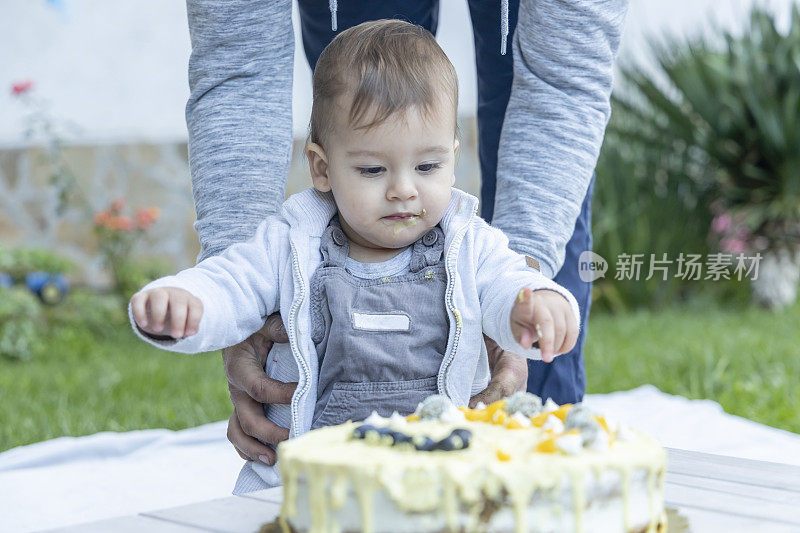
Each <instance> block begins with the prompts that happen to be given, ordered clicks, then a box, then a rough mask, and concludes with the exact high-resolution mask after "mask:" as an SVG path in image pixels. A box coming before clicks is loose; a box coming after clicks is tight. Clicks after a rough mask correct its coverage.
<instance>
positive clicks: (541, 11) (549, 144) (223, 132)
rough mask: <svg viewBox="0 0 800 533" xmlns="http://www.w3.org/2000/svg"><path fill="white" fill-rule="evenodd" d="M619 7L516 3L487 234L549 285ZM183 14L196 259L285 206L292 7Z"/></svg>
mask: <svg viewBox="0 0 800 533" xmlns="http://www.w3.org/2000/svg"><path fill="white" fill-rule="evenodd" d="M627 4H628V0H521V2H520V9H519V17H518V21H517V28H516V31H515V33H514V39H513V43H512V49H513V57H514V82H513V86H512V90H511V98H510V100H509V103H508V108H507V111H506V117H505V123H504V124H503V131H502V134H501V137H500V150H499V159H498V168H497V195H496V198H495V211H494V220H493V225H494V226H495V227H497V228H500V229H501V230H503V231H504V232H505V233H506V235H507V236H508V237H509V240H510V244H511V247H512V249H514V250H515V251H517V252H519V253H523V254H526V255H529V256H532V257H533V258H534V259H536V260H538V261H539V265H540V267H541V271H542V273H543V274H544V275H545V276H547V277H549V278H552V277H553V276H554V275H555V274H556V273H557V272H558V270H559V269H560V268H561V264H562V263H563V261H564V249H565V246H566V243H567V241H568V240H569V238H570V237H571V236H572V231H573V228H574V225H575V220H576V219H577V217H578V214H579V213H580V206H581V203H582V201H583V199H584V197H585V196H586V190H587V188H588V186H589V182H590V180H591V177H592V172H593V170H594V166H595V164H596V162H597V156H598V153H599V151H600V145H601V143H602V140H603V132H604V130H605V126H606V123H607V122H608V118H609V116H610V113H611V109H610V105H609V96H610V93H611V75H612V66H613V59H614V56H615V54H616V51H617V48H618V46H619V38H620V33H621V31H622V26H623V22H624V18H625V11H626V9H627ZM505 6H506V4H505V2H503V4H502V6H501V11H503V12H502V15H503V16H506V17H507V8H506V7H505ZM187 10H188V15H189V32H190V35H191V40H192V54H191V57H190V59H189V88H190V90H191V94H190V97H189V101H188V103H187V105H186V124H187V126H188V129H189V165H190V169H191V176H192V189H193V191H194V200H195V207H196V209H197V222H195V229H196V230H197V233H198V235H199V236H200V244H201V247H202V251H201V253H200V257H199V259H200V260H202V259H205V258H206V257H209V256H213V255H217V254H219V253H220V252H222V251H223V250H224V249H225V248H227V247H228V246H229V245H231V244H233V243H234V242H240V241H244V240H246V239H248V238H249V237H250V236H252V235H253V233H254V232H255V229H256V227H257V226H258V224H259V222H261V221H262V220H263V219H264V218H265V217H267V216H268V215H271V214H274V213H275V212H276V211H277V210H278V207H279V206H280V204H281V203H282V202H283V198H284V191H285V187H286V178H287V176H288V172H289V162H290V159H291V151H292V78H293V67H294V30H293V27H292V3H291V0H270V1H266V0H261V1H253V0H250V1H245V0H187ZM333 11H334V13H332V15H333V20H335V10H333ZM506 26H507V25H506ZM504 31H506V32H507V29H505V27H504V28H501V32H500V34H499V35H498V44H499V46H498V48H499V51H498V53H501V51H502V50H503V49H504V48H505V35H503V32H504Z"/></svg>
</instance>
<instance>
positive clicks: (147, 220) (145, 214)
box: [136, 207, 160, 230]
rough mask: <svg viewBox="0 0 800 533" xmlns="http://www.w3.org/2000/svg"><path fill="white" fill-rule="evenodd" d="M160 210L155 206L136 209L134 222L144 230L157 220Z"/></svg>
mask: <svg viewBox="0 0 800 533" xmlns="http://www.w3.org/2000/svg"><path fill="white" fill-rule="evenodd" d="M159 215H160V211H159V209H158V208H157V207H145V208H143V209H139V210H138V211H136V223H137V225H138V226H139V229H141V230H146V229H147V228H149V227H150V226H151V225H152V224H153V222H155V221H156V220H158V217H159Z"/></svg>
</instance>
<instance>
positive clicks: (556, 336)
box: [551, 311, 567, 356]
mask: <svg viewBox="0 0 800 533" xmlns="http://www.w3.org/2000/svg"><path fill="white" fill-rule="evenodd" d="M551 315H552V317H553V356H556V355H560V354H561V353H562V352H561V346H562V345H563V344H564V335H566V333H567V325H566V323H565V322H564V315H563V314H562V313H560V312H557V311H554V312H552V313H551Z"/></svg>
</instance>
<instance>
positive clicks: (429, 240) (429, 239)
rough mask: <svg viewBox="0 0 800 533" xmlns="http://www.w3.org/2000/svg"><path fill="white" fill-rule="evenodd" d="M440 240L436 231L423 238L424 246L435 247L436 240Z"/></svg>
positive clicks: (431, 231)
mask: <svg viewBox="0 0 800 533" xmlns="http://www.w3.org/2000/svg"><path fill="white" fill-rule="evenodd" d="M438 238H439V236H438V235H436V230H430V231H429V232H428V233H426V234H425V236H424V237H422V244H424V245H425V246H433V245H434V244H436V239H438Z"/></svg>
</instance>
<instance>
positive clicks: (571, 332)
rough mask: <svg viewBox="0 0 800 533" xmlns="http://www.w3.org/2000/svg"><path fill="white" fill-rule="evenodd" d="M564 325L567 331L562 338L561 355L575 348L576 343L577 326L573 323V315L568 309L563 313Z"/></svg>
mask: <svg viewBox="0 0 800 533" xmlns="http://www.w3.org/2000/svg"><path fill="white" fill-rule="evenodd" d="M564 324H565V325H566V328H567V331H566V335H565V336H564V344H563V345H562V346H561V353H567V352H569V351H570V350H572V349H573V348H574V347H575V344H577V342H578V324H577V322H575V315H573V314H572V311H571V310H570V309H567V310H566V311H565V312H564Z"/></svg>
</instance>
